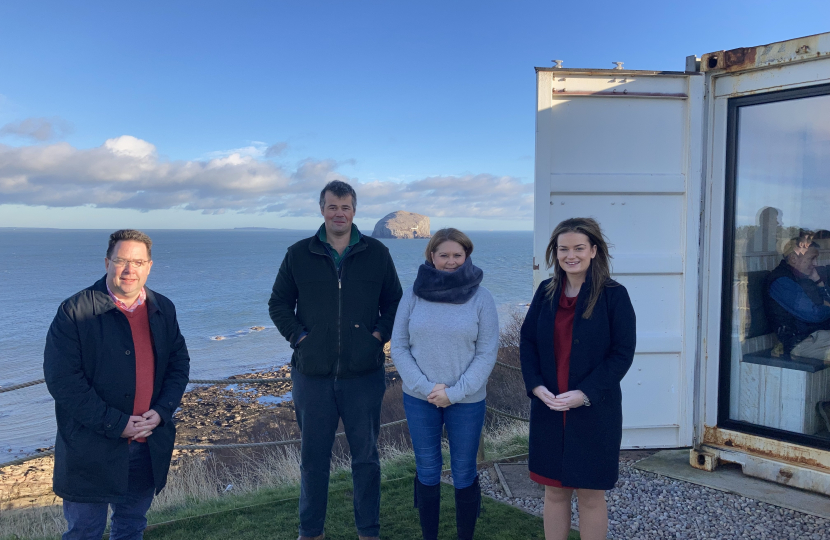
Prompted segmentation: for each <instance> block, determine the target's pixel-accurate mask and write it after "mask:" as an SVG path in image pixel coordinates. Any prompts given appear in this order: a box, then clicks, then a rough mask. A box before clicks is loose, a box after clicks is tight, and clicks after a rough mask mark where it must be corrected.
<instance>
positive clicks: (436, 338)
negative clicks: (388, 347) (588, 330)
mask: <svg viewBox="0 0 830 540" xmlns="http://www.w3.org/2000/svg"><path fill="white" fill-rule="evenodd" d="M472 252H473V243H472V242H471V241H470V239H469V238H468V237H467V235H465V234H464V233H462V232H461V231H459V230H457V229H451V228H450V229H441V230H440V231H438V232H436V233H435V234H434V235H433V236H432V239H430V241H429V244H428V245H427V249H426V253H425V255H426V262H425V263H424V264H422V265H421V267H420V268H419V269H418V277H417V278H416V279H415V284H414V285H413V286H412V287H411V288H409V289H407V290H406V291H404V293H403V297H402V298H401V303H400V304H399V306H398V312H397V315H396V316H395V327H394V329H393V330H392V360H393V361H394V363H395V366H396V367H397V369H398V373H400V375H401V380H402V381H403V392H404V398H403V399H404V409H405V410H406V418H407V420H408V425H409V433H410V436H411V438H412V447H413V449H414V451H415V467H416V471H417V474H416V477H415V506H416V507H417V508H418V512H419V515H420V520H421V531H422V533H423V537H424V539H425V540H434V539H436V538H437V537H438V513H439V507H440V497H441V486H440V480H441V465H442V464H441V431H442V428H443V427H444V426H446V428H447V437H448V439H449V443H450V466H451V469H452V477H453V483H454V485H455V517H456V528H457V531H458V538H459V539H471V538H472V537H473V532H474V530H475V524H476V519H477V518H478V513H479V508H480V507H481V490H480V488H479V483H478V475H477V473H476V454H477V453H478V442H479V438H480V436H481V430H482V427H483V425H484V413H485V412H486V408H485V404H484V397H485V394H486V387H487V378H488V377H489V376H490V372H491V371H492V370H493V366H494V365H495V363H496V353H497V351H498V344H499V319H498V313H497V312H496V303H495V301H494V300H493V296H492V295H491V294H490V291H488V290H487V289H485V288H484V287H481V286H480V285H479V284H480V283H481V280H482V277H483V275H484V273H483V272H482V271H481V269H480V268H478V267H476V266H473V262H472V259H470V254H471V253H472Z"/></svg>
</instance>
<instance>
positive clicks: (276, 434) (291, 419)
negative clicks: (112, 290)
mask: <svg viewBox="0 0 830 540" xmlns="http://www.w3.org/2000/svg"><path fill="white" fill-rule="evenodd" d="M386 375H387V379H388V380H389V382H390V383H394V382H395V381H396V380H397V379H399V377H398V374H397V371H396V370H395V369H394V368H393V367H391V366H390V367H387V371H386ZM290 376H291V367H290V365H285V366H282V367H280V368H278V369H271V370H266V371H258V372H251V373H246V374H241V375H235V376H232V377H229V379H230V380H229V382H228V383H227V384H212V385H207V384H205V385H201V384H200V385H194V386H193V387H192V388H191V390H189V391H188V392H186V393H185V394H184V396H183V397H182V404H181V408H180V409H179V410H178V411H177V412H176V416H175V418H176V431H177V437H176V443H177V444H180V445H189V444H193V445H203V444H233V443H251V442H265V441H275V440H287V439H296V438H299V429H298V428H297V423H296V420H295V416H294V402H293V401H292V400H291V383H290V381H285V382H278V383H267V384H263V383H246V382H245V381H246V379H279V378H289V377H290ZM39 450H46V449H39ZM205 452H206V451H205V450H175V451H174V453H173V466H174V467H175V466H176V463H177V462H178V461H179V460H180V459H181V458H182V457H183V456H185V455H193V454H203V453H205ZM214 454H215V455H216V457H217V458H219V459H221V460H223V461H225V462H229V461H230V462H232V461H233V460H234V459H236V457H237V454H236V452H235V451H234V450H232V449H231V450H226V449H218V450H217V451H216V452H214ZM53 467H54V459H53V457H52V456H48V457H44V458H38V459H33V460H31V461H27V462H25V463H23V464H20V465H12V466H8V467H4V468H3V469H0V510H9V509H14V508H29V507H32V506H46V505H53V504H60V501H61V500H60V498H59V497H58V496H57V495H55V494H54V493H53V492H52V470H53Z"/></svg>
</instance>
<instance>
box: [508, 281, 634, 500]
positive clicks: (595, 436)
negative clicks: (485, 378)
mask: <svg viewBox="0 0 830 540" xmlns="http://www.w3.org/2000/svg"><path fill="white" fill-rule="evenodd" d="M590 276H591V272H590V271H589V272H588V278H587V279H586V281H585V283H584V284H583V285H582V288H581V289H580V291H579V298H578V299H577V302H576V312H575V315H574V326H573V338H572V339H573V341H572V344H571V361H570V373H569V376H568V390H582V392H584V393H585V395H586V396H587V397H588V399H589V400H590V401H591V406H590V407H584V406H582V407H577V408H574V409H571V410H569V411H568V412H567V422H566V424H565V426H564V428H563V426H562V414H563V413H561V412H558V411H553V410H551V409H549V408H548V407H547V405H545V404H544V403H543V402H542V400H540V399H539V398H537V397H536V396H535V395H533V389H534V388H536V387H537V386H539V385H543V386H545V387H546V388H547V389H548V390H549V391H551V392H552V393H554V394H557V393H558V387H559V385H558V380H557V377H556V361H555V359H554V355H553V325H554V319H555V317H556V310H557V307H558V306H559V297H560V295H561V294H562V287H561V286H560V287H559V289H558V291H557V293H556V296H555V298H553V301H552V302H551V301H549V300H546V299H545V288H546V286H547V284H548V283H549V282H550V280H545V281H543V282H542V283H541V284H540V285H539V288H538V289H537V290H536V294H535V295H534V297H533V301H532V302H531V304H530V308H529V309H528V312H527V316H526V318H525V321H524V324H523V325H522V331H521V361H522V375H523V376H524V381H525V387H526V388H527V394H528V396H529V397H530V398H531V405H530V458H529V464H528V465H529V468H530V471H531V472H534V473H536V474H538V475H541V476H544V477H546V478H552V479H556V480H560V481H561V482H562V485H563V486H569V487H573V488H581V489H603V490H607V489H611V488H613V487H614V484H615V483H616V481H617V477H618V467H619V456H620V443H621V442H622V392H621V391H620V381H621V380H622V378H623V377H624V376H625V374H626V372H627V371H628V368H630V367H631V362H632V361H633V359H634V347H635V341H636V324H635V317H634V308H633V307H632V305H631V300H630V299H629V297H628V291H626V290H625V287H623V286H622V285H620V284H618V283H616V282H614V281H611V282H609V283H608V284H607V285H606V286H605V287H604V289H603V292H602V294H600V296H599V298H598V300H597V303H596V305H595V306H594V312H593V313H592V314H591V318H590V319H584V318H583V317H582V315H583V313H584V312H585V304H586V303H587V300H588V297H589V296H590V289H591V277H590Z"/></svg>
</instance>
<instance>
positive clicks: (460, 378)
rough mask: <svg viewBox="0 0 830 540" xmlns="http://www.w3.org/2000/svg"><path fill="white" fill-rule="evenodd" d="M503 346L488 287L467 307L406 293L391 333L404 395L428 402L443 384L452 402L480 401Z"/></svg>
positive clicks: (496, 313)
mask: <svg viewBox="0 0 830 540" xmlns="http://www.w3.org/2000/svg"><path fill="white" fill-rule="evenodd" d="M498 348H499V316H498V312H497V311H496V302H495V301H494V300H493V295H491V294H490V291H488V290H487V289H485V288H484V287H481V286H479V288H478V290H477V291H476V293H475V294H474V295H473V297H472V298H470V299H469V300H468V301H467V302H466V303H464V304H447V303H438V302H429V301H427V300H424V299H423V298H419V297H417V296H415V294H413V292H412V287H410V288H408V289H407V290H406V291H404V293H403V297H402V298H401V303H400V304H399V305H398V312H397V315H396V316H395V327H394V328H393V329H392V361H393V362H394V363H395V367H397V369H398V373H400V374H401V380H402V381H403V391H404V393H406V394H409V395H410V396H412V397H416V398H420V399H424V400H425V399H427V396H428V395H429V393H430V392H432V388H433V387H434V386H435V385H436V384H438V383H442V384H446V385H447V389H446V390H445V391H446V393H447V398H449V400H450V403H475V402H477V401H481V400H482V399H484V397H485V395H486V393H487V378H488V377H489V376H490V372H491V371H492V370H493V366H494V365H495V363H496V353H497V352H498Z"/></svg>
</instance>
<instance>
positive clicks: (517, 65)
mask: <svg viewBox="0 0 830 540" xmlns="http://www.w3.org/2000/svg"><path fill="white" fill-rule="evenodd" d="M826 31H830V2H827V0H804V1H801V2H798V3H797V4H789V3H782V2H780V1H766V0H756V1H752V2H749V1H730V0H719V1H711V0H706V1H703V2H677V1H671V0H662V1H650V0H646V1H641V2H630V3H626V2H623V3H621V2H618V1H615V2H611V1H593V2H551V1H547V2H541V1H537V2H531V1H523V0H513V1H509V2H508V1H504V2H488V1H484V0H477V1H461V0H459V1H447V0H444V1H441V2H438V1H431V0H419V1H417V2H415V1H409V2H405V1H390V0H387V1H377V2H373V1H351V2H346V1H337V2H335V1H326V2H323V1H315V0H304V1H291V2H282V1H280V2H258V1H249V2H244V1H243V2H235V3H230V2H211V1H200V2H191V1H176V2H169V1H167V2H156V1H148V2H98V1H85V2H38V1H32V2H4V3H0V227H58V228H104V229H115V228H127V227H130V228H147V229H150V228H152V229H158V228H175V229H185V228H208V229H219V228H233V227H279V228H291V229H313V228H316V227H317V226H318V225H319V224H320V222H321V217H320V214H319V206H318V205H317V197H318V196H319V191H320V189H321V188H322V186H323V185H325V183H326V182H327V181H329V180H333V179H341V180H345V181H348V182H350V183H351V184H352V185H353V186H354V187H355V188H356V190H357V193H358V202H357V215H356V218H355V223H356V224H357V225H358V226H359V227H360V228H361V229H366V228H368V229H371V228H372V227H373V226H374V223H375V222H376V221H377V220H378V219H380V218H381V217H383V216H384V215H386V214H387V213H390V212H394V211H396V210H407V211H410V212H417V213H421V214H425V215H427V216H429V217H430V218H431V221H432V227H433V229H436V228H439V227H444V226H455V227H459V228H462V229H469V230H530V229H531V228H532V216H533V187H532V184H533V154H534V135H535V134H534V110H535V92H536V86H535V72H534V67H535V66H540V67H549V66H551V65H552V60H553V59H562V60H564V67H566V68H567V67H588V68H610V67H613V65H612V62H614V61H623V62H625V64H624V67H625V68H627V69H648V70H677V71H682V70H683V69H684V66H685V57H686V56H688V55H692V54H695V55H698V56H700V55H702V54H704V53H707V52H712V51H717V50H722V49H731V48H735V47H743V46H755V45H761V44H766V43H770V42H774V41H780V40H786V39H792V38H796V37H801V36H806V35H810V34H816V33H820V32H826Z"/></svg>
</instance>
